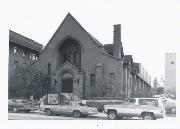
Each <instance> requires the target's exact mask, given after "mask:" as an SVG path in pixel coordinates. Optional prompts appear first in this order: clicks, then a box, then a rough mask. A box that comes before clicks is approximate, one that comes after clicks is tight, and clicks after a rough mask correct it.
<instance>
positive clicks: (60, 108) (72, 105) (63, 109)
mask: <svg viewBox="0 0 180 129" xmlns="http://www.w3.org/2000/svg"><path fill="white" fill-rule="evenodd" d="M40 110H41V111H44V112H45V113H46V114H47V115H52V114H59V115H73V116H74V117H75V118H79V117H81V116H88V115H92V114H97V113H98V111H97V108H93V107H89V106H88V105H86V104H83V103H81V102H79V101H64V102H63V103H62V104H57V105H44V104H43V103H41V104H40Z"/></svg>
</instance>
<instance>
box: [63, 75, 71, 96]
mask: <svg viewBox="0 0 180 129" xmlns="http://www.w3.org/2000/svg"><path fill="white" fill-rule="evenodd" d="M61 93H73V76H72V74H71V73H69V72H66V73H63V75H62V87H61Z"/></svg>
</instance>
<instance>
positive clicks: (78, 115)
mask: <svg viewBox="0 0 180 129" xmlns="http://www.w3.org/2000/svg"><path fill="white" fill-rule="evenodd" d="M73 116H74V117H75V118H79V117H81V112H80V111H77V110H76V111H74V112H73Z"/></svg>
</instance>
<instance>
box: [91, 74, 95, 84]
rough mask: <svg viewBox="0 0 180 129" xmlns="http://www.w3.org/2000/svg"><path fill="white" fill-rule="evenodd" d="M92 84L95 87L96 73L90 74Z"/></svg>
mask: <svg viewBox="0 0 180 129" xmlns="http://www.w3.org/2000/svg"><path fill="white" fill-rule="evenodd" d="M90 86H91V87H95V75H94V74H91V75H90Z"/></svg>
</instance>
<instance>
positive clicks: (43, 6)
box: [1, 0, 180, 81]
mask: <svg viewBox="0 0 180 129" xmlns="http://www.w3.org/2000/svg"><path fill="white" fill-rule="evenodd" d="M3 3H4V6H2V7H1V9H5V10H6V15H4V17H5V22H8V29H11V30H13V31H15V32H17V33H20V34H22V35H24V36H26V37H29V38H31V39H33V40H35V41H37V42H39V43H41V44H43V45H44V46H45V45H46V44H47V43H48V41H49V40H50V38H51V37H52V35H53V34H54V33H55V31H56V29H57V28H58V27H59V25H60V24H61V22H62V21H63V19H64V18H65V16H66V15H67V13H68V12H70V13H71V14H72V15H73V16H74V17H75V19H76V20H78V21H79V23H80V24H81V25H82V26H83V27H84V28H85V29H86V30H87V31H88V32H89V33H91V34H92V35H93V36H94V37H96V38H97V39H98V40H99V41H100V42H101V43H102V44H110V43H112V42H113V25H114V24H121V26H122V30H121V33H122V36H121V37H122V44H123V49H124V53H125V55H133V60H134V61H135V62H139V63H141V64H142V65H143V66H144V68H145V69H146V70H147V71H148V72H149V74H150V75H151V78H152V81H153V80H154V78H155V77H157V79H158V80H159V81H160V79H161V78H162V77H164V73H165V66H164V65H165V61H164V59H165V57H164V56H165V53H166V52H173V53H174V52H176V51H177V46H178V40H179V39H178V31H179V29H180V25H179V24H178V23H179V22H180V19H179V17H178V15H179V14H178V11H179V10H178V4H177V1H168V0H164V1H161V0H158V1H154V0H151V1H142V0H138V1H136V2H134V1H132V0H128V1H125V0H122V1H118V0H114V1H113V2H112V1H108V0H99V1H94V0H92V1H90V0H87V1H86V2H84V1H81V0H79V1H76V2H74V1H72V0H66V1H60V2H58V1H53V2H52V1H51V2H50V1H43V2H42V1H39V2H36V1H34V0H32V1H21V0H19V1H16V2H3ZM1 13H4V12H3V11H1Z"/></svg>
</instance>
